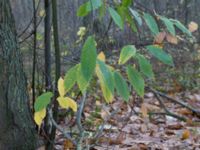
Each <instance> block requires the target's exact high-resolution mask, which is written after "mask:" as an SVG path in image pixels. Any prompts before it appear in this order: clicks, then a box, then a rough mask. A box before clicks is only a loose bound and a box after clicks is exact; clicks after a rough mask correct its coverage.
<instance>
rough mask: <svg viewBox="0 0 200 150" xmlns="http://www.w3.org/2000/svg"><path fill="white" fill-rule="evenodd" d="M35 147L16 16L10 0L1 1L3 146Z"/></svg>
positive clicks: (0, 113)
mask: <svg viewBox="0 0 200 150" xmlns="http://www.w3.org/2000/svg"><path fill="white" fill-rule="evenodd" d="M35 146H36V132H35V126H34V124H33V120H32V118H31V113H30V109H29V102H28V94H27V89H26V78H25V74H24V72H23V66H22V61H21V55H20V51H19V45H18V42H17V39H16V30H15V25H14V19H13V16H12V13H11V8H10V3H9V0H0V149H1V150H34V149H35Z"/></svg>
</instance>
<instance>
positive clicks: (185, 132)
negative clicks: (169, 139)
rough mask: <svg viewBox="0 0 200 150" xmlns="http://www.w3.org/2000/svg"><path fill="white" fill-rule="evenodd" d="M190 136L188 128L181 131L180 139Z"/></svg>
mask: <svg viewBox="0 0 200 150" xmlns="http://www.w3.org/2000/svg"><path fill="white" fill-rule="evenodd" d="M189 137H190V131H189V130H187V129H186V130H184V131H183V133H182V138H181V139H182V140H186V139H188V138H189Z"/></svg>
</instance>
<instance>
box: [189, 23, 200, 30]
mask: <svg viewBox="0 0 200 150" xmlns="http://www.w3.org/2000/svg"><path fill="white" fill-rule="evenodd" d="M188 28H189V31H190V32H195V31H196V30H198V24H197V23H196V22H193V21H192V22H190V24H189V25H188Z"/></svg>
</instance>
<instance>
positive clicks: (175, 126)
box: [167, 124, 183, 130]
mask: <svg viewBox="0 0 200 150" xmlns="http://www.w3.org/2000/svg"><path fill="white" fill-rule="evenodd" d="M182 128H183V125H182V124H172V125H168V126H167V129H170V130H179V129H182Z"/></svg>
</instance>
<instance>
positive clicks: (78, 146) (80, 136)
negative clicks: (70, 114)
mask: <svg viewBox="0 0 200 150" xmlns="http://www.w3.org/2000/svg"><path fill="white" fill-rule="evenodd" d="M86 95H87V94H86V92H85V93H83V97H82V101H81V103H80V106H79V109H78V112H77V115H76V124H77V126H78V130H79V137H78V139H77V141H78V142H77V150H81V149H82V148H81V144H82V141H83V137H84V131H85V130H84V128H83V126H82V123H81V118H82V113H83V108H84V106H85V102H86Z"/></svg>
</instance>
